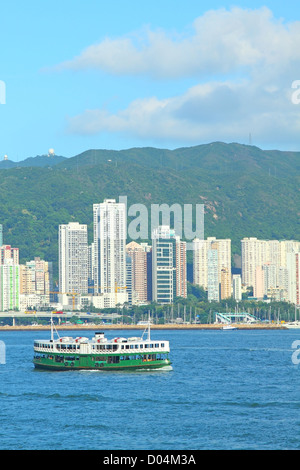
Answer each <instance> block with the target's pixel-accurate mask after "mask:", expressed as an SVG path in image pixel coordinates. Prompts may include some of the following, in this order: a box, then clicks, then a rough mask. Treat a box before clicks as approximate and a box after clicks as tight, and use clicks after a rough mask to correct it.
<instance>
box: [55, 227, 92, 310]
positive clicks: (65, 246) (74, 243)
mask: <svg viewBox="0 0 300 470" xmlns="http://www.w3.org/2000/svg"><path fill="white" fill-rule="evenodd" d="M58 245H59V292H61V293H63V294H64V295H65V294H66V293H72V292H74V294H86V293H87V292H88V236H87V226H86V225H81V224H79V223H78V222H71V223H69V224H67V225H60V226H59V243H58ZM62 303H63V304H65V303H66V302H65V300H63V302H62Z"/></svg>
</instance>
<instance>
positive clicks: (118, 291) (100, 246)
mask: <svg viewBox="0 0 300 470" xmlns="http://www.w3.org/2000/svg"><path fill="white" fill-rule="evenodd" d="M93 213H94V245H93V260H92V261H93V282H94V286H95V293H97V292H98V293H103V294H110V295H113V296H114V298H115V299H116V303H119V304H123V303H124V302H126V301H127V293H126V233H127V230H126V229H127V225H126V224H127V220H126V206H125V204H124V203H117V202H116V201H115V199H105V200H104V202H103V203H100V204H94V205H93Z"/></svg>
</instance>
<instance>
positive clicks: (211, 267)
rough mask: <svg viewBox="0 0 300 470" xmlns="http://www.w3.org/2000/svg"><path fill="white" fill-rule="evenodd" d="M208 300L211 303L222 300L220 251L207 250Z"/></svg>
mask: <svg viewBox="0 0 300 470" xmlns="http://www.w3.org/2000/svg"><path fill="white" fill-rule="evenodd" d="M207 299H208V301H209V302H212V301H215V302H219V300H220V283H219V273H218V250H216V249H209V250H207Z"/></svg>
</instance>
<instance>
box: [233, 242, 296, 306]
mask: <svg viewBox="0 0 300 470" xmlns="http://www.w3.org/2000/svg"><path fill="white" fill-rule="evenodd" d="M241 245H242V283H243V284H244V285H245V286H247V287H249V286H253V288H254V297H259V298H260V297H263V296H264V295H268V294H270V295H271V294H272V295H273V293H276V292H277V293H278V295H279V294H280V298H281V299H286V300H289V301H292V300H290V299H291V298H293V299H294V300H293V302H294V301H295V298H296V297H295V294H293V295H292V293H291V288H290V285H291V284H290V280H289V279H288V275H287V274H288V271H291V270H292V271H293V272H294V270H293V268H292V259H294V254H296V253H298V252H299V251H300V242H298V241H295V240H282V241H279V240H258V239H257V238H254V237H253V238H244V239H243V240H242V241H241ZM293 276H294V274H293ZM289 277H290V279H291V274H289Z"/></svg>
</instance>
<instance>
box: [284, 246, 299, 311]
mask: <svg viewBox="0 0 300 470" xmlns="http://www.w3.org/2000/svg"><path fill="white" fill-rule="evenodd" d="M287 271H288V301H289V302H291V303H293V304H295V305H300V252H292V253H288V254H287Z"/></svg>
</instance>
